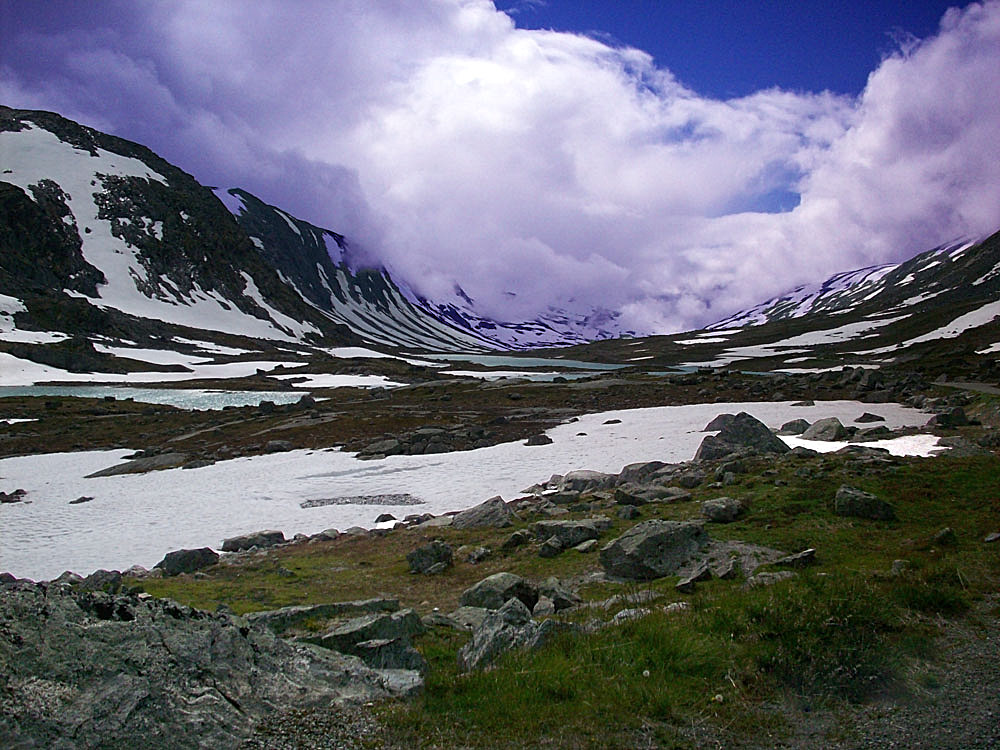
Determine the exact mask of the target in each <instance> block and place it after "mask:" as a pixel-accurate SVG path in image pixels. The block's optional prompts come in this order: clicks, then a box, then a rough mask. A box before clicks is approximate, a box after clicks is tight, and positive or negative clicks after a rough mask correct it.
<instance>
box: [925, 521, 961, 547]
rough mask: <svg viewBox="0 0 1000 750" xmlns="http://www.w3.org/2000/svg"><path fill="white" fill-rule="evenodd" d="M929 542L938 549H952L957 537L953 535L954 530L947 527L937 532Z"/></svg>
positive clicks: (956, 542)
mask: <svg viewBox="0 0 1000 750" xmlns="http://www.w3.org/2000/svg"><path fill="white" fill-rule="evenodd" d="M931 542H932V543H933V544H936V545H938V546H939V547H954V546H955V545H956V544H958V536H957V535H956V534H955V530H954V529H953V528H951V527H950V526H949V527H947V528H944V529H941V530H940V531H939V532H937V533H936V534H935V535H934V538H933V539H932V540H931Z"/></svg>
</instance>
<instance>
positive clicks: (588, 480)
mask: <svg viewBox="0 0 1000 750" xmlns="http://www.w3.org/2000/svg"><path fill="white" fill-rule="evenodd" d="M617 479H618V477H617V476H616V475H615V474H605V473H603V472H600V471H587V470H581V471H571V472H569V473H568V474H567V475H566V476H564V477H563V479H562V489H563V490H569V491H571V492H586V491H593V490H606V489H609V488H611V487H613V486H614V485H615V482H616V481H617Z"/></svg>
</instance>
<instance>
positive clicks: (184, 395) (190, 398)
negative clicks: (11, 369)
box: [0, 385, 304, 410]
mask: <svg viewBox="0 0 1000 750" xmlns="http://www.w3.org/2000/svg"><path fill="white" fill-rule="evenodd" d="M303 395H304V392H303V391H298V392H295V391H209V390H200V389H189V388H129V387H124V386H122V387H119V386H113V385H53V386H45V385H31V386H0V398H10V397H13V396H72V397H76V398H104V397H106V396H114V397H115V398H116V399H118V400H125V399H132V400H133V401H141V402H142V403H144V404H163V405H165V406H176V407H178V408H180V409H195V410H205V409H222V408H223V407H225V406H257V405H258V404H260V402H261V401H271V402H273V403H275V404H292V403H295V402H296V401H298V400H299V399H300V398H302V396H303Z"/></svg>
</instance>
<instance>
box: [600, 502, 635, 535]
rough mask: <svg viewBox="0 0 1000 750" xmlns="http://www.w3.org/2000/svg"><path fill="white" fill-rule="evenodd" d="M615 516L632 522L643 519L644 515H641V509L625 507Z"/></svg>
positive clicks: (630, 506) (616, 512) (631, 506)
mask: <svg viewBox="0 0 1000 750" xmlns="http://www.w3.org/2000/svg"><path fill="white" fill-rule="evenodd" d="M615 515H616V516H618V517H619V518H621V519H623V520H625V521H631V520H634V519H636V518H641V517H642V513H640V512H639V509H638V508H637V507H635V506H634V505H623V506H622V507H620V508H619V509H618V510H616V511H615ZM592 541H594V540H592Z"/></svg>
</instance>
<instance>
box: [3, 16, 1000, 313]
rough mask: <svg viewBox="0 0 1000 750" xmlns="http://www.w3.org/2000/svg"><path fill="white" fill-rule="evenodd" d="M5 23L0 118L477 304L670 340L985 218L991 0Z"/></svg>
mask: <svg viewBox="0 0 1000 750" xmlns="http://www.w3.org/2000/svg"><path fill="white" fill-rule="evenodd" d="M505 10H509V11H510V12H509V13H507V12H505ZM0 17H2V30H3V31H2V34H3V44H2V45H0V102H3V103H5V104H8V105H11V106H17V107H25V108H38V109H49V110H55V111H57V112H60V113H62V114H64V115H66V116H68V117H71V118H73V119H75V120H78V121H81V122H84V123H86V124H88V125H92V126H94V127H97V128H100V129H103V130H106V131H109V132H112V133H115V134H117V135H120V136H123V137H125V138H129V139H131V140H135V141H139V142H141V143H143V144H145V145H147V146H149V147H150V148H152V149H153V150H154V151H156V152H158V153H159V154H161V155H162V156H164V157H165V158H167V159H169V160H171V161H172V162H174V163H175V164H177V165H179V166H180V167H181V168H183V169H185V170H186V171H188V172H190V173H192V174H194V175H195V176H196V177H197V178H198V179H199V180H201V181H202V182H203V183H204V184H208V185H219V186H239V187H243V188H245V189H247V190H249V191H250V192H252V193H254V194H256V195H258V196H260V197H261V198H262V199H263V200H265V201H267V202H269V203H272V204H275V205H278V206H281V207H283V208H285V209H286V210H288V211H291V212H292V213H294V214H296V215H298V216H300V217H301V218H304V219H306V220H309V221H312V222H314V223H316V224H318V225H320V226H325V227H329V228H330V229H333V230H335V231H338V232H341V233H343V234H345V235H346V236H347V237H348V240H349V241H350V242H351V244H352V245H353V246H354V247H355V249H357V250H359V251H362V252H365V253H367V257H369V258H371V259H373V260H374V261H377V262H380V263H383V264H385V265H386V266H387V267H389V268H390V270H392V272H393V273H394V274H395V275H396V276H397V277H400V278H403V279H405V280H407V281H408V282H409V283H410V285H411V286H412V287H413V288H415V289H416V290H417V291H419V292H420V293H422V294H425V295H427V296H430V297H433V298H438V299H441V300H442V301H448V298H449V296H450V295H452V294H453V292H454V288H455V286H456V284H457V285H460V286H461V287H462V288H463V289H464V290H465V291H466V292H467V293H468V294H469V295H470V296H471V297H472V298H474V299H475V301H476V303H477V305H478V306H479V309H480V311H481V312H483V313H485V314H487V315H491V316H495V317H502V318H506V319H510V320H515V319H523V318H526V317H530V316H532V315H534V314H536V313H538V312H540V311H543V310H545V309H546V308H547V307H549V306H556V307H561V308H565V309H568V310H570V311H575V312H580V313H587V312H589V311H591V310H593V308H595V307H600V308H606V309H609V310H613V311H616V312H618V313H620V316H621V317H620V320H621V322H622V324H623V326H624V327H627V328H633V329H635V330H638V331H642V332H667V331H676V330H683V329H689V328H692V327H697V326H700V325H703V324H706V323H710V322H713V321H715V320H718V319H721V318H723V317H725V316H726V315H728V314H730V313H732V312H734V311H736V310H739V309H742V308H746V307H749V306H752V305H754V304H756V303H758V302H760V301H761V300H763V299H766V298H767V297H770V296H773V295H775V294H779V293H782V292H784V291H786V290H788V289H790V288H793V287H795V286H797V285H799V284H803V283H809V282H816V281H821V280H823V279H825V278H826V277H828V276H830V275H832V274H834V273H837V272H840V271H845V270H850V269H854V268H859V267H863V266H868V265H872V264H876V263H885V262H892V261H898V260H902V259H904V258H907V257H909V256H911V255H914V254H916V253H918V252H921V251H923V250H926V249H928V248H931V247H934V246H936V245H938V244H942V243H944V242H949V241H952V240H955V239H957V238H960V237H966V236H978V235H983V234H988V233H992V232H993V231H996V230H997V229H998V228H1000V201H998V200H997V196H998V195H1000V0H984V1H983V2H970V3H963V4H960V5H959V6H958V7H956V8H954V9H952V10H948V9H947V6H946V5H945V4H941V3H920V2H915V3H902V2H899V3H890V2H886V1H885V0H874V1H873V2H865V3H854V2H850V3H846V2H844V3H835V2H824V3H820V2H815V1H813V0H799V1H797V2H739V3H737V2H713V1H712V0H699V1H695V0H691V1H689V2H651V1H649V0H633V1H632V2H620V3H611V2H608V3H587V2H579V1H577V2H570V1H569V0H548V2H546V3H544V4H541V3H538V2H527V3H526V2H525V0H518V2H517V4H516V6H515V5H512V4H511V3H510V2H507V3H506V4H505V3H504V2H501V4H500V6H499V8H498V7H497V6H496V5H494V3H493V2H490V1H489V0H422V1H421V2H412V1H411V0H298V1H297V2H288V0H255V1H254V2H253V3H247V2H244V1H242V0H157V1H156V2H132V1H131V0H90V2H86V3H79V2H67V1H66V0H62V1H60V0H49V1H48V2H20V1H18V0H0Z"/></svg>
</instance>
